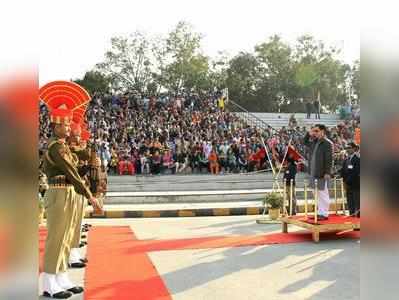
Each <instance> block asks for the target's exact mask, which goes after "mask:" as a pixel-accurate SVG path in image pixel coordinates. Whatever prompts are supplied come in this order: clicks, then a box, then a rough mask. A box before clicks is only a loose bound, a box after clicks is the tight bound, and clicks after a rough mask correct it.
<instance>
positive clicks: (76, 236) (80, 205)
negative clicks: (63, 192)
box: [68, 116, 90, 268]
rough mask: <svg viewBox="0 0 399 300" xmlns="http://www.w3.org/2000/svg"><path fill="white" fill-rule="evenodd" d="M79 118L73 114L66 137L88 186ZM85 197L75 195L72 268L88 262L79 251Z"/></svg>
mask: <svg viewBox="0 0 399 300" xmlns="http://www.w3.org/2000/svg"><path fill="white" fill-rule="evenodd" d="M80 122H81V120H80V119H77V118H76V117H75V116H74V122H73V123H72V126H71V135H70V137H69V139H68V145H69V147H70V149H71V151H72V154H73V155H74V158H75V160H76V166H77V169H78V173H79V175H80V176H81V177H82V179H83V180H85V183H86V186H87V187H88V188H89V185H88V180H87V175H88V167H87V164H86V162H87V161H88V160H89V158H90V153H89V151H88V150H87V148H86V147H84V146H82V144H81V142H80V139H81V132H82V129H81V126H80ZM86 202H87V199H86V197H85V196H83V195H80V194H77V195H76V209H77V212H76V220H74V223H73V224H74V226H73V229H72V235H73V238H72V244H71V253H70V256H69V266H70V267H72V268H83V267H85V266H86V263H87V262H88V261H87V259H86V258H83V257H82V256H81V254H80V252H79V247H80V246H81V230H82V222H83V217H84V213H85V208H86Z"/></svg>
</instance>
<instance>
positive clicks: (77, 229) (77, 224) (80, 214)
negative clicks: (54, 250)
mask: <svg viewBox="0 0 399 300" xmlns="http://www.w3.org/2000/svg"><path fill="white" fill-rule="evenodd" d="M71 151H72V154H73V155H74V156H76V158H75V160H76V166H77V168H78V169H79V166H78V164H79V161H87V160H89V158H90V152H89V150H87V149H81V148H79V147H73V148H71ZM79 173H80V172H79ZM80 174H81V173H80ZM86 186H87V188H88V189H89V186H88V185H87V184H86ZM75 202H76V205H75V209H76V218H75V219H74V220H73V224H72V233H71V234H72V242H71V248H79V245H80V237H81V228H82V223H83V218H84V215H85V211H86V207H87V198H86V197H85V196H83V195H81V194H76V199H75Z"/></svg>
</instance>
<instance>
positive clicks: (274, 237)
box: [128, 231, 360, 254]
mask: <svg viewBox="0 0 399 300" xmlns="http://www.w3.org/2000/svg"><path fill="white" fill-rule="evenodd" d="M343 238H350V239H359V238H360V232H359V231H349V232H345V233H341V234H337V233H335V232H325V233H321V234H320V240H321V241H322V240H337V239H343ZM303 242H313V240H312V234H311V233H310V232H309V231H300V232H296V233H288V234H287V233H273V234H266V235H254V236H233V237H205V238H191V239H175V240H141V241H137V242H136V243H135V245H134V247H132V248H130V249H129V250H128V251H129V253H130V254H135V253H140V252H153V251H168V250H188V249H211V248H226V247H244V246H261V245H271V244H290V243H303Z"/></svg>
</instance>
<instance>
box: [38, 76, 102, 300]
mask: <svg viewBox="0 0 399 300" xmlns="http://www.w3.org/2000/svg"><path fill="white" fill-rule="evenodd" d="M66 90H68V92H66ZM82 90H83V89H81V88H80V87H79V86H78V85H76V84H73V83H69V82H62V81H57V82H53V83H50V84H47V85H45V86H44V87H42V88H41V89H40V99H41V100H43V101H44V102H45V103H46V105H47V107H48V108H49V111H50V123H51V125H50V127H51V129H52V134H53V135H52V137H51V138H50V139H49V141H48V147H47V151H46V153H45V155H44V161H43V172H44V173H45V174H46V176H47V178H48V184H49V189H48V191H47V192H46V194H45V198H44V206H45V210H46V214H47V230H48V234H47V239H46V246H45V252H44V264H43V269H44V270H43V271H44V273H43V295H44V296H46V297H52V298H56V299H67V298H69V297H71V296H72V295H73V294H78V293H82V292H83V288H82V287H79V286H76V285H75V284H74V283H72V282H71V280H70V279H69V277H68V274H67V270H68V259H69V256H70V246H71V244H72V238H73V236H72V226H73V222H74V220H76V217H77V216H76V214H77V209H76V199H77V196H76V195H77V193H78V194H80V195H83V196H84V197H86V198H87V199H89V201H90V202H91V203H92V205H93V207H95V208H96V209H98V210H101V207H100V206H99V204H98V200H97V199H96V198H95V197H93V196H92V194H91V192H90V190H89V189H88V188H87V186H86V185H85V183H84V180H83V179H82V178H81V177H80V175H79V173H78V170H77V168H76V165H75V162H74V157H73V155H72V152H71V150H70V148H69V146H68V144H67V142H66V139H67V138H68V137H69V135H70V131H71V128H70V124H71V121H72V116H73V113H72V110H74V109H76V108H79V107H78V106H77V104H76V101H73V100H76V99H78V100H79V99H80V100H82V99H81V98H82V97H83V98H85V99H83V100H84V101H87V100H88V98H89V97H87V96H88V95H83V96H81V95H82V93H80V92H81V91H82ZM86 94H87V93H86ZM69 95H72V96H69ZM68 97H75V98H74V99H71V98H68Z"/></svg>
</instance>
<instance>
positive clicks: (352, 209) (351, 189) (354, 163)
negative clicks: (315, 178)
mask: <svg viewBox="0 0 399 300" xmlns="http://www.w3.org/2000/svg"><path fill="white" fill-rule="evenodd" d="M346 151H347V153H348V155H349V156H348V158H347V159H346V160H345V161H344V164H343V166H342V169H341V176H342V178H343V180H344V184H345V189H346V197H347V200H348V206H349V214H350V215H354V216H356V217H358V218H359V217H360V155H359V146H358V145H356V144H355V143H350V144H349V145H348V147H347V149H346Z"/></svg>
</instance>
